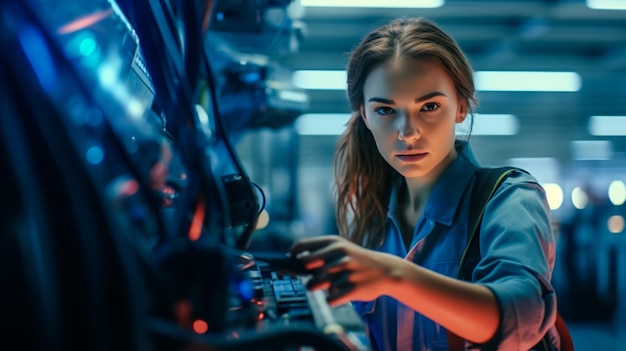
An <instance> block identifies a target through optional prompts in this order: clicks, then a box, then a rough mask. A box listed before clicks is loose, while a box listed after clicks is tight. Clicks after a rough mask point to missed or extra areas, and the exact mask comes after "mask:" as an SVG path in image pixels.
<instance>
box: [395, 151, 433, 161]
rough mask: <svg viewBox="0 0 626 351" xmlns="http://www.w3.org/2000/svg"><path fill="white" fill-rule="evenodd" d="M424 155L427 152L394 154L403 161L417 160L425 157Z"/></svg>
mask: <svg viewBox="0 0 626 351" xmlns="http://www.w3.org/2000/svg"><path fill="white" fill-rule="evenodd" d="M426 155H428V153H423V154H410V155H396V157H397V158H399V159H400V160H401V161H404V162H417V161H419V160H421V159H423V158H424V157H426Z"/></svg>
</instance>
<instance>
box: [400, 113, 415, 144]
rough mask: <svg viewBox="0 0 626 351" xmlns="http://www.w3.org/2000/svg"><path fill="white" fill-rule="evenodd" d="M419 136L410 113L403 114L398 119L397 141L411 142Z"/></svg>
mask: <svg viewBox="0 0 626 351" xmlns="http://www.w3.org/2000/svg"><path fill="white" fill-rule="evenodd" d="M419 136H420V132H419V129H418V127H417V123H416V122H415V121H414V120H413V119H412V118H411V114H410V112H403V113H402V114H401V115H400V118H399V119H398V140H401V141H405V142H407V141H413V140H416V139H417V138H419Z"/></svg>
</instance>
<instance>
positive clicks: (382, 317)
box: [353, 145, 558, 351]
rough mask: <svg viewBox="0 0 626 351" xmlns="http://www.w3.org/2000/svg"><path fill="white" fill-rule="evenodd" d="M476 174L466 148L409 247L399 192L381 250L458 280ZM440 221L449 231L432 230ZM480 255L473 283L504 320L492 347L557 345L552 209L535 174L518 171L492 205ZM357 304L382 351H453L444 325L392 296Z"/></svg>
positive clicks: (435, 192)
mask: <svg viewBox="0 0 626 351" xmlns="http://www.w3.org/2000/svg"><path fill="white" fill-rule="evenodd" d="M464 147H466V146H465V145H463V146H462V148H464ZM475 172H476V166H475V164H474V163H473V161H471V153H470V151H469V150H465V151H464V150H463V149H461V150H459V156H458V157H457V158H456V160H454V161H453V162H452V163H451V164H450V166H449V167H448V168H447V169H446V170H445V171H444V173H443V174H442V175H441V177H440V179H439V180H438V181H437V183H436V184H435V186H434V188H433V191H432V194H431V196H430V199H429V200H428V203H427V205H426V208H425V210H424V214H423V216H422V217H421V218H420V219H419V220H418V222H417V223H416V226H415V232H414V234H413V240H412V242H411V246H410V247H409V248H408V250H407V248H406V247H405V244H404V243H403V240H402V236H401V234H400V230H399V227H398V225H397V223H396V221H395V220H394V209H393V203H394V195H393V194H392V199H391V201H390V204H392V205H390V210H389V215H388V218H387V223H386V236H385V239H384V241H383V242H382V243H381V246H380V247H379V248H377V250H379V251H383V252H388V253H392V254H394V255H397V256H400V257H404V258H405V259H407V260H411V261H413V262H415V264H418V265H421V266H422V267H425V268H428V269H430V270H433V271H435V272H438V273H441V274H444V275H447V276H452V277H456V274H457V270H458V266H459V262H460V258H461V255H462V253H463V250H464V249H465V245H466V243H467V237H468V230H467V227H468V217H469V206H470V194H471V191H472V188H473V186H474V179H475V178H474V177H473V176H474V173H475ZM435 223H437V225H440V226H443V228H442V230H437V231H434V232H433V228H434V227H435ZM431 233H433V236H432V237H431V236H430V234H431ZM434 236H438V237H437V238H435V237H434ZM480 254H481V259H480V260H479V262H478V264H477V266H476V268H475V270H474V272H473V277H472V280H473V282H475V283H479V284H483V285H484V286H486V287H488V288H489V289H491V290H492V291H493V292H494V294H495V296H496V298H497V301H498V304H499V306H500V310H501V317H502V318H501V324H500V327H499V330H498V332H497V333H496V336H495V337H494V340H492V341H491V342H490V343H489V345H490V346H489V347H488V349H495V348H497V349H498V350H507V351H511V350H523V351H527V350H529V349H531V347H532V346H533V345H534V344H536V343H537V342H538V341H539V340H540V339H541V338H542V336H543V335H544V334H545V333H546V332H548V331H550V337H551V339H552V342H553V344H554V345H558V334H557V333H556V330H555V329H554V327H553V324H554V319H555V316H556V296H555V293H554V291H553V289H552V287H551V285H550V280H551V274H552V269H553V266H554V259H555V244H554V237H553V233H552V229H551V223H550V210H549V207H548V203H547V200H546V197H545V193H544V190H543V188H542V187H541V186H540V185H539V184H538V183H537V181H536V180H535V179H534V178H533V177H532V176H531V175H529V174H527V173H524V172H519V171H515V172H513V173H512V174H511V175H510V176H508V177H507V178H506V179H505V181H504V182H503V184H502V185H501V186H500V187H499V188H498V190H497V191H496V193H495V194H494V196H493V197H492V198H491V200H490V201H489V203H488V204H487V207H486V210H485V214H484V218H483V222H482V224H481V228H480ZM426 303H428V302H426ZM353 305H354V307H355V309H356V310H357V312H359V313H360V314H361V316H362V317H363V319H364V320H365V321H366V323H367V324H368V326H369V328H370V333H371V338H372V340H373V343H374V344H375V345H376V347H377V349H378V350H380V351H382V350H385V351H393V350H398V351H408V350H415V351H417V350H419V351H424V350H431V351H444V350H448V342H447V334H446V330H445V329H444V328H443V327H441V326H439V325H438V324H436V323H435V322H433V321H432V320H430V319H428V318H426V317H424V316H422V315H420V314H419V313H416V312H415V311H413V310H412V309H410V308H408V307H406V306H405V305H403V304H401V303H399V302H397V301H396V300H394V299H392V298H390V297H387V296H383V297H380V298H378V299H377V300H374V301H368V302H357V301H354V302H353ZM466 346H467V349H469V350H474V349H476V350H480V349H481V346H483V345H473V344H471V343H469V342H468V343H466ZM486 348H487V347H485V349H486ZM555 350H556V348H555Z"/></svg>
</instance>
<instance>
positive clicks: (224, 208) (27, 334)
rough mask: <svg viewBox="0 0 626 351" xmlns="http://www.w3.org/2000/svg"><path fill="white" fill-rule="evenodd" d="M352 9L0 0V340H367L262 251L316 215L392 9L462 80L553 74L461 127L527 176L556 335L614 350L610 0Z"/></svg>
mask: <svg viewBox="0 0 626 351" xmlns="http://www.w3.org/2000/svg"><path fill="white" fill-rule="evenodd" d="M372 2H373V1H372ZM415 2H416V3H421V2H422V1H415ZM427 2H428V1H423V3H427ZM597 2H598V3H599V2H600V1H597ZM615 2H617V3H619V4H621V2H619V1H614V3H615ZM327 3H328V2H327ZM330 3H332V1H331V2H330ZM355 3H359V2H358V1H357V2H353V3H352V4H350V5H346V7H343V8H341V7H340V8H334V7H331V6H334V5H332V4H331V5H328V4H322V5H317V4H314V1H313V0H84V1H72V0H47V1H43V0H0V17H1V18H2V20H1V21H0V27H2V28H1V30H0V44H1V45H2V47H3V48H4V49H3V54H2V55H1V56H0V84H1V85H2V87H1V89H0V95H1V97H0V113H1V115H2V116H1V117H0V164H1V165H2V171H1V172H0V174H1V177H0V179H1V180H2V184H3V186H4V188H3V189H4V190H3V191H2V195H1V196H0V209H1V211H0V220H1V223H2V230H1V231H0V313H1V315H2V316H1V317H0V335H2V340H3V342H2V345H3V346H2V347H0V348H4V347H5V346H6V345H16V346H17V347H19V349H22V350H78V349H81V350H146V351H147V350H163V351H165V350H206V351H209V350H211V351H221V350H261V351H262V350H268V351H269V350H272V351H273V350H286V351H292V350H318V351H319V350H324V351H334V350H342V351H348V350H349V351H353V350H358V351H365V350H373V348H372V347H373V346H372V345H371V344H370V342H369V338H368V334H367V329H366V326H365V324H364V323H363V321H362V320H361V319H360V317H359V316H358V315H357V314H356V312H355V311H354V309H353V308H352V307H351V305H349V304H346V305H342V306H339V307H330V306H329V305H328V304H327V303H326V300H325V295H324V291H307V290H306V289H305V283H306V281H305V280H304V279H305V278H303V276H302V275H301V274H299V273H300V272H301V271H300V270H301V269H303V267H299V266H298V264H297V263H298V262H297V261H294V260H290V259H289V257H286V256H285V252H286V250H287V249H288V248H289V247H290V246H291V244H292V243H293V242H294V240H296V239H298V238H302V237H306V236H310V235H322V234H331V233H336V232H337V229H336V227H335V225H334V217H333V212H332V189H331V183H332V179H331V176H332V171H331V164H332V155H333V150H334V144H335V142H336V140H337V138H338V135H339V133H341V130H342V128H345V123H346V121H347V118H348V117H349V107H348V103H347V99H346V96H345V91H344V90H342V89H345V78H343V76H341V73H342V70H343V69H345V62H346V60H347V55H348V53H349V52H350V50H351V49H352V48H353V47H354V46H355V45H356V44H357V43H358V39H359V38H360V37H361V36H363V35H364V34H365V33H366V32H367V31H369V30H370V29H372V28H374V27H375V26H376V25H378V24H380V23H383V22H384V21H386V20H388V19H390V18H393V17H400V16H406V15H408V14H409V13H410V15H411V16H413V15H414V16H416V17H419V16H425V17H428V18H431V19H433V20H434V21H435V22H437V23H440V24H441V25H442V28H444V29H449V30H450V31H451V34H452V36H453V37H455V38H456V37H458V38H459V44H460V46H461V47H462V48H463V49H464V50H465V51H466V52H467V53H468V56H469V58H470V61H472V64H473V65H474V68H475V69H476V71H477V73H481V74H484V77H486V78H484V80H485V82H484V84H485V85H488V83H489V82H488V81H487V80H488V79H492V80H497V79H498V78H489V77H491V76H489V74H491V73H493V72H496V71H504V70H520V71H529V70H532V71H556V70H560V71H572V72H576V73H575V74H570V75H568V76H567V77H566V78H567V79H569V82H570V83H572V81H573V84H574V87H572V86H569V87H566V88H564V90H562V91H560V90H552V91H548V92H546V90H544V91H542V92H537V91H535V90H529V89H527V90H523V89H518V90H517V91H514V92H512V89H508V90H507V89H503V90H502V91H498V90H497V89H496V88H484V89H483V90H481V89H479V90H481V91H480V92H479V100H480V107H479V109H478V115H477V122H476V123H477V124H476V125H475V133H474V135H472V136H471V143H473V145H474V149H475V150H476V154H477V157H478V158H479V159H480V160H481V162H484V163H488V164H503V163H508V164H512V165H517V166H520V167H524V168H526V169H528V170H530V171H532V172H533V173H534V174H536V175H537V178H538V180H539V181H541V182H542V185H543V186H544V187H545V188H546V191H547V193H548V197H549V201H550V207H551V209H552V211H553V215H554V229H555V233H556V234H557V239H558V240H557V262H556V268H555V273H554V286H555V289H556V291H557V293H558V296H559V311H560V313H561V314H562V315H563V317H564V318H565V320H566V322H567V323H568V326H569V328H570V330H571V334H572V337H573V339H574V343H575V344H576V346H577V349H580V350H590V349H591V347H596V348H598V349H602V350H622V349H626V336H625V335H626V329H625V327H624V325H625V322H626V234H625V233H624V232H625V229H624V227H625V220H624V216H626V210H625V206H624V202H625V200H626V186H624V181H626V166H625V165H626V163H625V162H624V161H625V160H626V157H625V155H626V138H625V137H624V136H625V135H626V127H624V126H626V105H625V104H624V101H626V11H624V10H626V6H622V7H623V8H622V9H619V8H617V9H598V8H594V7H593V6H595V5H594V4H595V3H596V1H586V2H585V1H584V0H576V1H575V0H560V1H559V0H534V1H510V2H509V1H500V2H498V1H484V0H483V1H474V0H468V1H462V0H448V1H445V2H444V1H443V0H440V1H434V3H435V4H434V5H432V6H423V7H421V8H419V7H417V6H416V7H413V5H406V7H412V9H411V10H410V11H409V12H407V10H406V9H405V8H402V7H400V8H395V9H392V8H387V7H385V6H383V9H376V8H367V7H366V6H365V5H363V4H356V7H351V6H355ZM389 3H393V1H391V0H389V2H388V4H387V6H388V5H389ZM619 4H618V5H619ZM349 6H350V7H349ZM360 6H362V7H360ZM618 7H619V6H618ZM585 26H586V27H585ZM609 47H610V50H609V49H607V48H609ZM572 72H569V73H572ZM544 73H545V72H544ZM561 73H563V72H561ZM337 77H339V83H338V84H335V86H332V85H333V84H332V83H333V82H334V81H335V80H337ZM537 77H538V78H537V79H536V80H537V81H539V80H540V79H541V77H540V76H537ZM572 77H573V78H572ZM342 79H344V80H343V81H342ZM507 79H508V80H507ZM515 80H516V78H515V77H513V78H506V79H504V80H503V81H505V83H508V82H510V81H515ZM552 83H555V78H554V79H552V80H551V81H550V84H552ZM315 84H321V85H323V84H330V86H326V87H324V86H315ZM547 85H549V84H548V83H545V82H544V83H543V87H544V88H545V87H546V86H547ZM555 89H560V88H558V87H557V88H555ZM568 89H569V90H568ZM513 90H514V89H513ZM507 105H512V106H513V107H512V109H511V110H506V107H505V106H507ZM500 123H502V124H500ZM607 123H608V125H607ZM506 155H508V156H506Z"/></svg>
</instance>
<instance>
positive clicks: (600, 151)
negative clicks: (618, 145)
mask: <svg viewBox="0 0 626 351" xmlns="http://www.w3.org/2000/svg"><path fill="white" fill-rule="evenodd" d="M571 149H572V158H573V159H575V160H610V159H611V157H612V154H613V145H612V144H611V142H610V141H608V140H572V142H571Z"/></svg>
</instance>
